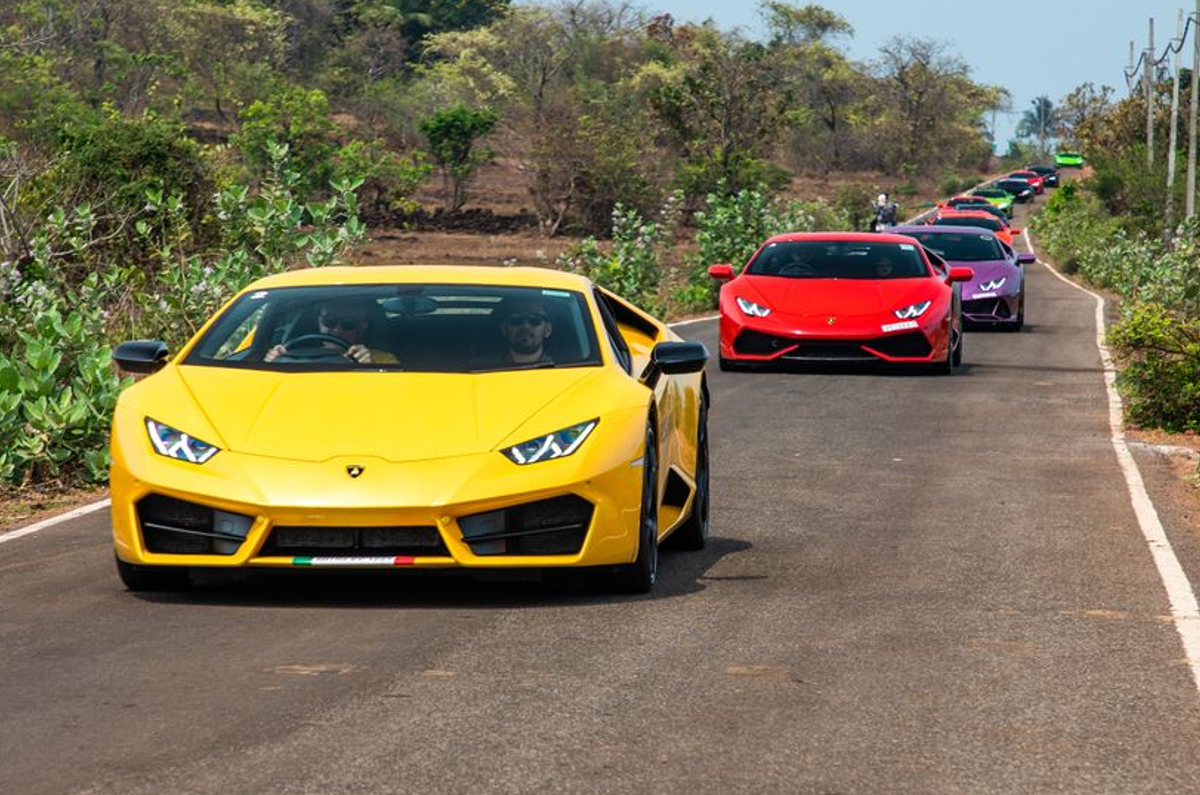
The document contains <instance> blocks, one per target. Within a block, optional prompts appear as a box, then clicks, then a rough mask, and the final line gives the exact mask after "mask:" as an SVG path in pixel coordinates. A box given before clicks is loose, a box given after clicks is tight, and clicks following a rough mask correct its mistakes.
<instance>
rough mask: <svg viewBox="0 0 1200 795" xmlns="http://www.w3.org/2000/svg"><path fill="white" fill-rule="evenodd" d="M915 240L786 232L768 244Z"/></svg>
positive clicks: (865, 234)
mask: <svg viewBox="0 0 1200 795" xmlns="http://www.w3.org/2000/svg"><path fill="white" fill-rule="evenodd" d="M912 242H913V239H912V238H910V237H905V236H904V235H897V234H891V233H888V232H785V233H783V234H782V235H775V236H774V237H770V238H768V239H767V240H766V242H765V243H763V245H767V244H768V243H908V244H911V243H912Z"/></svg>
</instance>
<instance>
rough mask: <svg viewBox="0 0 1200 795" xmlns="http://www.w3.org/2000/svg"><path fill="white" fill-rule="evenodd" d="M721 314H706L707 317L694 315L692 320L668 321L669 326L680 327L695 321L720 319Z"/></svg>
mask: <svg viewBox="0 0 1200 795" xmlns="http://www.w3.org/2000/svg"><path fill="white" fill-rule="evenodd" d="M720 317H721V316H720V315H706V316H705V317H694V318H691V319H690V320H677V321H675V322H674V323H668V324H667V328H679V327H680V326H690V325H691V324H693V323H703V322H704V321H706V320H719V319H720Z"/></svg>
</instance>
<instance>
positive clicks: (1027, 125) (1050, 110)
mask: <svg viewBox="0 0 1200 795" xmlns="http://www.w3.org/2000/svg"><path fill="white" fill-rule="evenodd" d="M1057 127H1058V111H1057V110H1056V109H1055V107H1054V103H1053V102H1051V101H1050V97H1047V96H1040V97H1038V98H1037V99H1035V100H1033V108H1032V109H1030V110H1027V111H1025V114H1024V115H1023V116H1021V121H1020V122H1019V123H1018V124H1017V136H1018V137H1020V138H1036V139H1037V144H1038V146H1037V150H1038V156H1039V157H1045V156H1046V155H1047V154H1049V152H1050V148H1049V142H1050V140H1051V139H1052V138H1053V137H1054V133H1055V130H1056V129H1057Z"/></svg>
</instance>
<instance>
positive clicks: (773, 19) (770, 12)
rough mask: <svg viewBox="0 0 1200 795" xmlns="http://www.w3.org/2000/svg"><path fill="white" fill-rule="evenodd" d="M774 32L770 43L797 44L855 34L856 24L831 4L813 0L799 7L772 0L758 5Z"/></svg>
mask: <svg viewBox="0 0 1200 795" xmlns="http://www.w3.org/2000/svg"><path fill="white" fill-rule="evenodd" d="M759 13H760V14H761V15H762V16H763V17H764V18H765V19H766V23H767V30H768V31H769V32H770V33H771V45H772V46H776V47H777V46H780V45H788V46H796V45H812V44H826V45H827V44H828V40H829V39H832V38H838V37H841V36H853V35H854V28H853V26H851V24H850V23H849V22H847V21H846V19H845V17H843V16H841V15H840V14H838V13H837V12H835V11H830V10H829V9H828V8H824V7H822V6H819V5H816V4H815V3H810V4H809V5H806V6H803V7H801V8H798V7H796V6H794V5H792V4H791V3H783V2H778V1H777V0H769V1H768V2H764V3H762V4H760V5H759Z"/></svg>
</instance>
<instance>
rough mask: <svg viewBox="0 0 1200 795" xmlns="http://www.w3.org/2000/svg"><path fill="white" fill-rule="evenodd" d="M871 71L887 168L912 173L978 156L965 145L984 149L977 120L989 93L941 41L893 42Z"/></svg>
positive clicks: (909, 39)
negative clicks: (877, 91)
mask: <svg viewBox="0 0 1200 795" xmlns="http://www.w3.org/2000/svg"><path fill="white" fill-rule="evenodd" d="M875 71H876V74H877V75H878V77H879V79H880V81H881V85H880V89H881V91H880V100H881V101H882V102H883V107H882V108H881V109H880V110H881V113H880V115H879V117H878V121H877V124H878V125H879V126H880V127H881V129H880V130H879V131H878V134H877V140H878V141H879V146H880V147H881V148H882V150H883V151H882V152H881V154H882V158H881V159H882V160H883V164H884V165H885V166H886V167H888V168H891V169H894V170H895V169H898V170H903V171H910V172H912V173H916V172H917V171H920V170H922V169H926V168H929V167H931V166H935V165H938V164H940V163H946V161H950V162H949V164H950V165H957V163H955V162H953V161H954V160H956V159H958V158H960V157H961V156H963V155H969V156H971V157H972V158H973V157H974V156H975V155H977V154H978V151H976V152H975V153H972V152H970V149H969V147H966V146H964V145H963V144H964V142H975V143H976V144H977V145H982V146H984V147H986V142H985V141H984V138H983V123H982V118H983V112H984V111H985V110H986V109H987V107H988V103H989V96H988V95H989V93H992V92H989V91H988V89H987V88H986V87H985V86H981V85H979V84H977V83H975V82H973V81H972V80H971V79H970V69H969V68H968V67H967V64H966V63H965V62H964V61H963V60H962V59H961V58H959V57H957V56H955V55H951V54H950V53H949V52H948V45H947V44H946V43H945V42H940V41H935V40H933V39H926V38H914V37H902V36H896V37H893V38H892V39H890V40H889V41H888V42H887V43H886V44H885V45H884V46H883V47H882V48H881V50H880V59H879V60H878V61H877V62H876V64H875ZM979 148H980V147H979V146H976V147H975V149H976V150H978V149H979ZM986 148H988V149H989V150H990V147H986Z"/></svg>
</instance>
